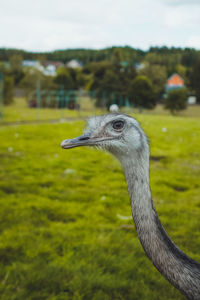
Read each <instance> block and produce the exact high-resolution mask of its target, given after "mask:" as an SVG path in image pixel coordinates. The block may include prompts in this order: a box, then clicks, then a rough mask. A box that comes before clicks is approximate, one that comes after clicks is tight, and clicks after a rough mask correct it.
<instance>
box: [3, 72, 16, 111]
mask: <svg viewBox="0 0 200 300" xmlns="http://www.w3.org/2000/svg"><path fill="white" fill-rule="evenodd" d="M13 94H14V79H13V77H12V76H5V78H4V104H6V105H7V104H11V103H12V102H13Z"/></svg>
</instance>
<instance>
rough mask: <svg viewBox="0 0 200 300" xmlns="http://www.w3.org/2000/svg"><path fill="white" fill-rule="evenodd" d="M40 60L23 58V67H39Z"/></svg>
mask: <svg viewBox="0 0 200 300" xmlns="http://www.w3.org/2000/svg"><path fill="white" fill-rule="evenodd" d="M38 64H39V62H38V61H37V60H23V61H22V67H32V68H35V67H37V66H38Z"/></svg>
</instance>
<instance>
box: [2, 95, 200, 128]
mask: <svg viewBox="0 0 200 300" xmlns="http://www.w3.org/2000/svg"><path fill="white" fill-rule="evenodd" d="M79 104H80V110H78V111H77V110H70V109H66V108H65V109H59V108H57V109H56V108H54V109H52V108H40V109H37V108H30V107H28V105H27V101H26V99H25V98H15V99H14V103H13V104H12V105H8V106H5V107H4V109H3V115H4V118H3V119H2V117H1V118H0V124H6V123H14V122H15V123H26V122H35V121H53V120H61V121H63V120H64V119H68V120H69V119H77V118H78V119H80V118H86V117H88V116H91V115H94V114H101V113H105V112H106V110H105V109H103V110H102V109H100V108H96V107H95V106H94V100H92V99H89V98H87V97H82V98H79ZM83 108H84V109H83ZM122 111H124V112H127V113H131V114H132V113H134V114H135V113H136V114H137V113H138V111H139V110H138V109H137V108H125V107H124V108H122ZM140 113H142V114H144V115H158V116H159V115H165V116H170V112H169V111H168V110H166V109H164V108H163V105H157V106H156V107H155V108H154V109H153V110H147V109H144V110H142V112H140ZM1 115H2V107H1V106H0V116H1ZM179 116H182V117H195V118H200V105H190V106H188V108H187V109H186V110H184V111H181V112H179Z"/></svg>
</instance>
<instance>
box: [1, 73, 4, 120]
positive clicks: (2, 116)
mask: <svg viewBox="0 0 200 300" xmlns="http://www.w3.org/2000/svg"><path fill="white" fill-rule="evenodd" d="M0 118H1V120H2V121H3V120H4V101H3V74H2V73H0Z"/></svg>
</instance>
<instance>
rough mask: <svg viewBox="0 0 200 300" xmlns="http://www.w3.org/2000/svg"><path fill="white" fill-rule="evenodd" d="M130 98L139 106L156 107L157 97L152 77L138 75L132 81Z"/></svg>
mask: <svg viewBox="0 0 200 300" xmlns="http://www.w3.org/2000/svg"><path fill="white" fill-rule="evenodd" d="M129 99H130V101H131V103H132V104H134V105H136V106H138V107H143V108H148V109H152V108H154V107H155V105H156V98H155V94H154V91H153V86H152V83H151V81H150V79H149V78H147V77H146V76H142V75H141V76H136V77H135V79H133V80H132V81H131V83H130V87H129Z"/></svg>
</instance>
